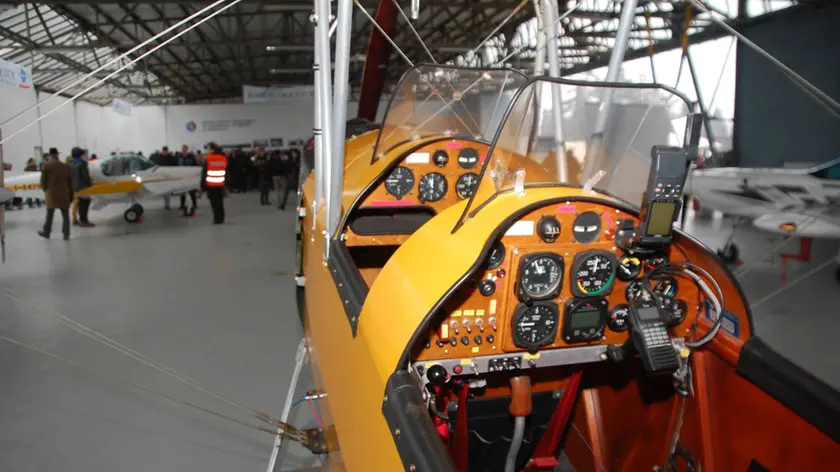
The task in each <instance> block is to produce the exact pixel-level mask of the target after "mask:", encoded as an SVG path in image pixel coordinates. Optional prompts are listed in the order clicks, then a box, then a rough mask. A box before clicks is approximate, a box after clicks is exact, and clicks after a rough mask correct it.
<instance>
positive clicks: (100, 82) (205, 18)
mask: <svg viewBox="0 0 840 472" xmlns="http://www.w3.org/2000/svg"><path fill="white" fill-rule="evenodd" d="M223 1H227V0H223ZM241 1H242V0H231V1H230V3H228V4H227V5H225V6H223V7H221V8H219V9H218V10H216V11H214V12H212V13H210V14H209V15H207V16H206V17H204V18H202V19H200V20H198V21H197V22H196V23H194V24H192V25H190V26H189V27H187V28H185V29H184V30H182V31H180V32H178V33H177V34H175V35H174V36H172V37H170V38H169V39H167V40H165V41H163V42H162V43H160V44H158V45H156V46H155V47H153V48H152V49H149V50H148V51H146V52H144V53H143V54H142V55H140V56H139V57H137V58H135V59H132V60H130V61H128V62H127V63H125V64H123V65H122V66H120V67H119V68H118V69H117V70H115V71H113V72H111V73H110V74H108V75H107V76H105V77H104V78H102V79H99V80H98V81H96V83H94V84H93V85H90V86H88V87H86V88H85V89H84V90H82V91H81V92H79V93H77V94H76V95H73V96H72V97H70V98H68V99H67V100H65V101H63V102H61V103H59V104H58V105H57V106H56V107H55V108H53V109H52V110H50V111H48V112H46V113H44V114H42V115H40V116H38V118H36V119H34V120H32V121H30V122H29V123H28V124H26V125H24V126H23V127H21V128H20V129H18V130H17V131H15V132H13V133H12V134H10V135H9V136H7V137H5V138H3V139H2V140H0V144H3V143H5V142H6V141H8V140H10V139H12V138H14V137H15V136H17V135H18V134H20V133H22V132H24V131H25V130H27V129H29V128H30V127H31V126H34V125H35V124H36V123H38V122H40V121H41V120H43V119H44V118H46V117H48V116H50V115H52V114H53V113H55V112H56V111H58V110H59V109H60V108H63V107H64V106H65V105H67V104H68V103H71V102H73V101H75V100H76V99H78V98H79V97H81V96H83V95H85V94H87V93H88V92H90V91H91V90H93V89H95V88H97V87H99V86H100V85H102V84H103V83H104V82H106V81H108V80H109V79H111V77H114V76H115V75H117V74H119V73H120V72H122V71H123V70H124V69H126V68H128V67H130V66H132V65H134V64H136V63H137V62H140V61H141V60H142V59H144V58H145V57H146V56H149V55H150V54H152V53H153V52H155V51H157V50H158V49H160V48H162V47H164V46H166V45H167V44H169V43H171V42H172V41H174V40H176V39H178V38H180V37H181V36H183V35H184V34H186V33H188V32H190V31H192V30H193V29H195V28H197V27H199V26H201V25H202V24H203V23H204V22H205V21H207V20H209V19H211V18H213V17H215V16H216V15H218V14H219V13H222V12H223V11H225V10H227V9H228V8H231V7H233V6H234V5H236V4H237V3H239V2H241ZM91 74H93V73H91Z"/></svg>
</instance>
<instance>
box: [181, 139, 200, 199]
mask: <svg viewBox="0 0 840 472" xmlns="http://www.w3.org/2000/svg"><path fill="white" fill-rule="evenodd" d="M178 165H179V166H198V165H201V164H199V162H198V159H196V157H195V154H193V153H191V152H190V147H189V146H187V145H186V144H184V145H183V146H181V154H180V155H179V156H178ZM188 193H189V194H190V200H192V210H191V212H194V211H195V209H196V208H198V201H197V200H198V199H197V198H196V197H197V196H198V190H190V191H189V192H188ZM180 208H181V211H185V210H186V209H187V196H186V195H184V194H183V193H182V194H181V206H180Z"/></svg>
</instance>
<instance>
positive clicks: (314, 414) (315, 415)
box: [306, 399, 324, 429]
mask: <svg viewBox="0 0 840 472" xmlns="http://www.w3.org/2000/svg"><path fill="white" fill-rule="evenodd" d="M306 405H307V406H308V407H309V413H312V418H315V422H316V423H318V427H319V428H321V429H324V422H323V421H321V417H320V416H318V413H317V412H316V411H315V407H314V406H313V405H312V400H310V399H307V400H306Z"/></svg>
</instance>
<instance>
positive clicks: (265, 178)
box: [254, 147, 271, 205]
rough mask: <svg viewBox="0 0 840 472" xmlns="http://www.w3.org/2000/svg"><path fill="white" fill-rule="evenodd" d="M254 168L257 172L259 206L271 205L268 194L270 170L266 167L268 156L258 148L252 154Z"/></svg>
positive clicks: (269, 189)
mask: <svg viewBox="0 0 840 472" xmlns="http://www.w3.org/2000/svg"><path fill="white" fill-rule="evenodd" d="M254 166H256V169H257V172H259V176H258V180H257V187H258V188H259V189H260V205H271V202H270V201H269V199H268V192H270V191H271V169H270V168H269V166H268V155H266V153H265V149H263V148H261V147H258V148H257V150H256V152H255V153H254Z"/></svg>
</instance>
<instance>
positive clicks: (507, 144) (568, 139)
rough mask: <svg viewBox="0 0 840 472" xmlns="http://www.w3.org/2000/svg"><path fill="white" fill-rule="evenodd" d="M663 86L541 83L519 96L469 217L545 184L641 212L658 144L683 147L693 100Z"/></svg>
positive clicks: (467, 211)
mask: <svg viewBox="0 0 840 472" xmlns="http://www.w3.org/2000/svg"><path fill="white" fill-rule="evenodd" d="M677 93H678V92H676V91H674V90H672V89H668V88H666V87H663V86H659V85H656V84H632V83H626V84H625V83H621V84H618V83H613V84H607V83H598V82H582V81H571V80H563V79H549V78H536V79H533V80H532V81H531V82H530V83H529V84H527V85H526V86H524V87H523V88H522V89H520V90H519V92H518V93H517V94H516V96H515V98H514V100H513V103H512V104H511V105H510V107H509V108H508V110H507V112H506V114H505V116H504V117H503V120H504V122H503V123H502V125H501V128H500V129H499V130H498V133H497V135H496V137H495V139H494V141H493V143H492V145H491V148H490V153H489V155H488V158H487V159H486V160H485V162H484V166H483V168H482V174H481V181H480V183H479V187H478V189H477V191H476V193H475V194H474V196H473V198H472V199H471V200H470V203H469V205H468V206H467V208H466V209H465V211H464V215H463V216H462V218H461V221H459V224H458V226H460V224H461V222H463V220H464V217H466V216H467V215H469V214H470V213H472V212H474V211H480V208H481V206H482V203H484V202H486V201H488V200H489V199H491V198H493V196H494V195H496V194H498V193H500V192H505V191H509V190H519V189H524V188H526V187H533V186H540V185H546V184H548V185H551V184H555V185H560V184H565V185H572V186H583V187H585V188H590V189H594V190H595V191H601V192H604V193H607V194H609V195H612V196H615V197H618V198H620V199H623V200H625V201H627V202H628V203H630V204H632V205H635V206H637V207H638V206H639V205H640V203H641V198H642V192H643V191H644V189H645V185H646V184H647V177H648V172H649V169H650V152H651V147H653V146H654V145H670V146H677V147H681V146H683V140H684V139H685V135H686V126H687V124H688V121H687V118H688V115H689V112H690V110H691V109H690V105H689V102H688V100H687V99H686V98H685V97H683V96H680V95H678V94H677Z"/></svg>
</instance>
